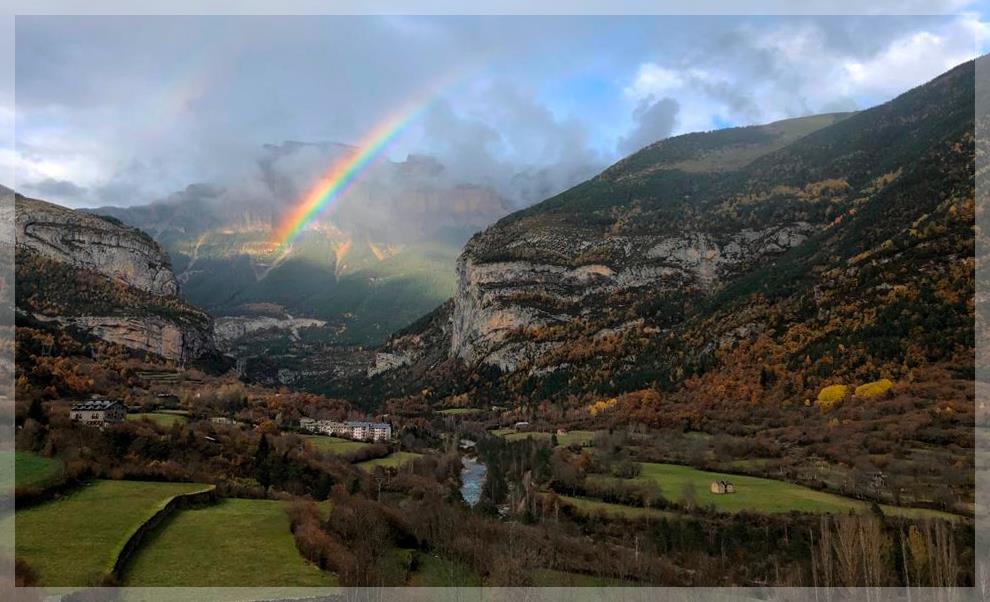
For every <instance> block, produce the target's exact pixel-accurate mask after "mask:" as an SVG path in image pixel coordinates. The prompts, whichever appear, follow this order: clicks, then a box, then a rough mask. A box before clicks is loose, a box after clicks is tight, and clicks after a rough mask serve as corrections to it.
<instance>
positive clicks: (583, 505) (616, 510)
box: [557, 495, 677, 518]
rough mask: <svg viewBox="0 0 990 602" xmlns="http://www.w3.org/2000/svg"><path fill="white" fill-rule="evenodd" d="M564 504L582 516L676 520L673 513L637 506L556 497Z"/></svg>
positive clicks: (579, 498) (675, 515) (588, 499)
mask: <svg viewBox="0 0 990 602" xmlns="http://www.w3.org/2000/svg"><path fill="white" fill-rule="evenodd" d="M557 497H559V498H560V500H561V501H562V502H564V503H566V504H569V505H571V506H574V508H576V509H577V510H578V511H579V512H581V513H582V514H599V513H603V514H605V515H606V516H613V517H620V518H646V517H649V518H665V517H666V518H676V517H677V514H676V513H674V512H667V511H664V510H658V509H656V508H641V507H639V506H626V505H624V504H613V503H610V502H603V501H601V500H595V499H591V498H586V497H574V496H569V495H560V496H557Z"/></svg>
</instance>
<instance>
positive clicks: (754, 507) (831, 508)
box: [593, 462, 958, 519]
mask: <svg viewBox="0 0 990 602" xmlns="http://www.w3.org/2000/svg"><path fill="white" fill-rule="evenodd" d="M641 466H642V472H641V473H640V475H639V476H638V477H636V478H635V479H631V480H632V481H638V482H643V483H653V484H656V485H658V486H659V487H660V492H661V494H662V495H663V496H664V497H666V498H667V499H669V500H672V501H678V502H681V501H684V499H685V498H686V497H691V496H692V495H693V497H694V498H695V503H696V504H697V505H699V506H709V505H713V506H715V508H716V509H718V510H720V511H722V512H740V511H743V510H748V511H751V512H771V513H772V512H790V511H792V510H794V511H798V512H822V513H824V512H831V513H844V512H849V511H850V510H851V511H854V512H866V511H868V510H869V508H870V506H869V504H867V503H866V502H863V501H860V500H854V499H851V498H845V497H842V496H839V495H835V494H832V493H826V492H823V491H816V490H814V489H809V488H808V487H803V486H801V485H795V484H794V483H787V482H784V481H775V480H772V479H762V478H759V477H749V476H743V475H733V474H725V473H718V472H707V471H704V470H698V469H696V468H691V467H688V466H680V465H677V464H656V463H651V462H643V463H641ZM593 478H595V479H599V480H602V481H616V480H617V479H614V478H612V477H602V476H594V477H593ZM714 480H725V481H730V482H731V483H732V484H733V485H735V488H736V493H732V494H725V495H715V494H713V493H711V492H710V491H709V489H708V488H709V486H710V485H711V482H712V481H714ZM881 508H882V509H883V511H884V512H885V513H887V514H891V515H897V516H910V517H922V516H931V517H939V518H950V519H956V518H958V517H957V516H956V515H953V514H949V513H946V512H939V511H937V510H924V509H918V508H900V507H896V506H886V505H882V506H881Z"/></svg>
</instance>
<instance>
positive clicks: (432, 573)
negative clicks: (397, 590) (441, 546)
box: [408, 552, 481, 587]
mask: <svg viewBox="0 0 990 602" xmlns="http://www.w3.org/2000/svg"><path fill="white" fill-rule="evenodd" d="M408 585H410V586H413V587H480V586H481V577H480V576H479V575H478V574H477V573H476V572H474V571H473V570H471V568H470V567H469V566H467V565H466V564H463V563H460V562H454V561H451V560H447V559H446V558H437V557H436V556H433V555H432V554H430V553H428V552H417V553H416V570H415V571H413V572H412V574H411V575H410V576H409V583H408Z"/></svg>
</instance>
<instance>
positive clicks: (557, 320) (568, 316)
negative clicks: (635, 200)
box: [450, 222, 816, 371]
mask: <svg viewBox="0 0 990 602" xmlns="http://www.w3.org/2000/svg"><path fill="white" fill-rule="evenodd" d="M815 230H816V228H815V227H814V226H812V225H811V224H808V223H804V222H794V223H789V224H784V225H775V226H771V227H767V228H764V229H760V230H754V229H742V230H740V231H738V232H734V233H720V234H714V233H708V232H704V231H693V232H683V233H678V234H672V235H656V236H651V235H642V234H641V235H635V236H609V235H601V234H599V235H597V236H595V235H590V236H589V233H581V234H579V235H572V236H561V235H560V233H559V232H557V231H554V230H547V231H544V232H528V233H526V234H525V235H522V236H520V235H519V234H518V233H513V232H511V228H509V229H508V231H506V229H500V228H499V227H497V226H496V227H495V228H492V229H490V230H488V231H486V232H484V233H482V234H481V235H479V236H477V237H475V239H473V240H472V241H471V242H470V243H469V244H468V246H467V247H466V248H465V251H464V253H463V255H461V257H460V260H459V261H458V264H457V275H458V287H457V294H456V295H455V297H454V303H453V310H452V315H451V325H452V328H451V337H450V345H451V347H450V351H451V355H452V356H455V357H458V358H460V359H462V360H464V361H465V362H468V363H476V362H484V363H487V364H490V365H493V366H497V367H499V368H500V369H502V370H506V371H510V370H514V369H516V368H517V367H519V365H520V364H522V363H525V362H526V361H528V360H531V359H533V358H535V357H537V356H538V355H539V354H541V353H543V352H545V351H546V350H547V349H546V348H547V346H548V345H550V344H549V343H545V342H544V343H539V342H533V341H525V340H524V341H513V339H516V338H518V337H517V336H516V335H518V334H520V333H522V332H524V331H527V330H530V331H531V330H533V329H538V328H544V327H551V326H565V325H567V324H569V323H572V322H575V321H578V320H587V319H589V318H592V319H593V318H595V314H597V313H602V312H604V311H606V310H607V309H608V308H609V306H608V302H607V300H608V299H609V298H610V297H616V296H618V295H623V294H627V293H632V294H635V293H636V292H637V291H638V292H640V293H641V294H643V295H655V294H658V293H663V292H670V291H672V290H680V291H693V292H700V293H710V292H711V291H713V290H715V289H717V288H718V286H719V285H720V284H721V283H722V282H723V281H724V280H725V279H727V278H729V277H730V276H732V275H733V274H737V273H739V272H740V271H742V270H744V269H746V268H747V267H748V266H752V265H754V264H756V263H758V262H760V261H762V260H765V259H767V258H769V257H773V256H774V255H778V254H780V253H782V252H784V251H786V250H788V249H790V248H792V247H794V246H796V245H798V244H800V243H801V242H803V241H804V240H806V239H807V237H808V236H809V235H810V234H811V233H813V232H814V231H815ZM522 247H524V250H523V251H522V252H515V251H516V250H518V249H520V248H522ZM507 255H510V256H512V257H514V258H512V259H507V258H505V257H506V256H507ZM527 256H528V257H532V258H533V259H532V260H529V261H527V260H524V259H521V258H520V257H527Z"/></svg>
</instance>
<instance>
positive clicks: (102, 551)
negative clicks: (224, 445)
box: [15, 481, 208, 586]
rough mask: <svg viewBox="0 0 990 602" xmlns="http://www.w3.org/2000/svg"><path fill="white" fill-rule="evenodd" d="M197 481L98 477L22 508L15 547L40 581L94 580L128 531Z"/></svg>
mask: <svg viewBox="0 0 990 602" xmlns="http://www.w3.org/2000/svg"><path fill="white" fill-rule="evenodd" d="M207 487H208V486H207V485H202V484H198V483H151V482H143V481H94V482H92V483H89V484H87V485H84V486H83V487H81V488H79V489H77V490H76V491H73V492H72V493H71V494H69V495H67V496H66V497H64V498H62V499H60V500H56V501H52V502H47V503H44V504H41V505H39V506H33V507H30V508H25V509H23V510H18V511H17V513H16V523H15V529H16V550H17V556H18V558H23V559H24V560H25V561H27V563H28V564H29V565H30V566H31V568H32V569H34V571H35V573H37V575H38V580H39V582H40V583H41V584H42V585H49V586H81V585H93V584H96V583H98V582H99V581H100V579H101V578H102V577H103V576H104V575H106V574H108V573H109V572H110V570H111V569H112V568H113V564H114V562H115V561H116V559H117V554H118V553H119V552H120V549H121V547H122V546H123V545H124V543H125V542H126V541H127V538H128V537H129V536H130V534H131V533H132V532H133V531H134V530H135V529H136V528H138V527H139V526H140V525H141V524H142V523H143V522H144V521H146V520H147V519H149V518H151V516H152V515H154V514H155V512H157V511H158V510H159V509H160V508H161V507H162V506H164V505H165V504H166V503H167V502H168V501H169V500H170V499H171V498H172V497H174V496H176V495H179V494H183V493H191V492H194V491H203V490H205V489H207Z"/></svg>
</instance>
